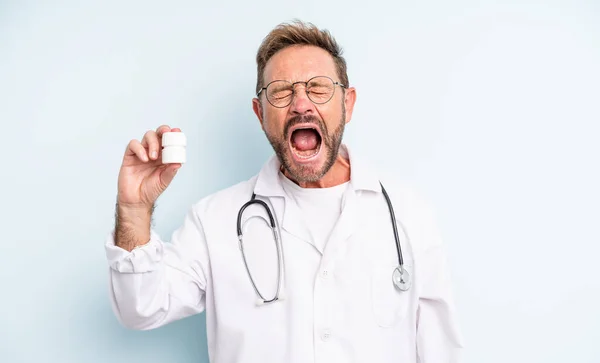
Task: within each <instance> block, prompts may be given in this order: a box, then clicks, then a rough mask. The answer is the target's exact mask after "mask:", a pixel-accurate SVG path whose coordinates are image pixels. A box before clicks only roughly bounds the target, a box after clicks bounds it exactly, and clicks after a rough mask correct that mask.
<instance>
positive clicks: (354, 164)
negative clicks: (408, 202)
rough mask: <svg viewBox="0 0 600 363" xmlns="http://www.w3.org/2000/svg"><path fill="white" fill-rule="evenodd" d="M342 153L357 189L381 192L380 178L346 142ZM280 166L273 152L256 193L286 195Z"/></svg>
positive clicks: (342, 147)
mask: <svg viewBox="0 0 600 363" xmlns="http://www.w3.org/2000/svg"><path fill="white" fill-rule="evenodd" d="M340 153H341V154H342V155H343V156H344V157H346V158H347V159H348V160H349V163H350V184H351V185H352V187H353V188H354V190H355V191H359V190H368V191H373V192H381V186H380V185H379V179H378V178H377V175H376V174H375V173H374V171H373V170H372V169H371V168H370V167H369V165H368V164H367V163H366V161H365V160H362V159H361V158H360V157H359V156H358V155H356V153H355V152H352V151H350V148H349V147H348V146H347V145H346V144H342V145H341V146H340ZM280 168H281V163H280V162H279V159H278V158H277V155H275V154H273V155H272V156H271V158H270V159H269V160H268V161H267V162H266V163H265V164H264V165H263V167H262V169H261V170H260V172H259V174H258V177H257V180H256V185H255V186H254V193H256V195H260V196H263V197H283V196H285V193H284V190H283V186H282V185H281V182H280V181H279V170H280Z"/></svg>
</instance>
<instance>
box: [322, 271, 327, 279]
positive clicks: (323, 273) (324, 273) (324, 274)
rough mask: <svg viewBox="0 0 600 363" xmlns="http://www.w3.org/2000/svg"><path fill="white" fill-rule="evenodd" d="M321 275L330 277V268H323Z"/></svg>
mask: <svg viewBox="0 0 600 363" xmlns="http://www.w3.org/2000/svg"><path fill="white" fill-rule="evenodd" d="M321 277H322V278H324V279H326V278H328V277H329V271H328V270H323V271H322V272H321Z"/></svg>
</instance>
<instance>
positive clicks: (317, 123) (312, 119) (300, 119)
mask: <svg viewBox="0 0 600 363" xmlns="http://www.w3.org/2000/svg"><path fill="white" fill-rule="evenodd" d="M298 124H310V125H312V126H314V127H315V128H317V129H319V131H321V135H323V136H325V135H327V129H326V127H325V124H324V123H323V121H322V120H321V119H319V118H318V117H316V116H314V115H297V116H294V117H292V118H290V119H289V120H288V121H287V122H286V124H285V126H284V128H283V134H284V136H285V138H286V139H289V138H290V134H289V133H290V128H292V127H293V126H296V125H298Z"/></svg>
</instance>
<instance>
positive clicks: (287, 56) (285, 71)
mask: <svg viewBox="0 0 600 363" xmlns="http://www.w3.org/2000/svg"><path fill="white" fill-rule="evenodd" d="M314 76H329V77H331V78H333V79H334V80H337V78H338V77H337V72H336V68H335V62H334V61H333V57H332V56H331V55H330V54H329V53H328V52H327V51H326V50H324V49H322V48H319V47H315V46H307V45H294V46H290V47H287V48H285V49H282V50H280V51H279V52H277V53H275V55H273V57H271V59H269V61H268V62H267V65H266V66H265V71H264V80H265V83H269V82H271V81H273V80H276V79H284V80H288V81H292V82H296V81H307V80H308V79H309V78H311V77H314Z"/></svg>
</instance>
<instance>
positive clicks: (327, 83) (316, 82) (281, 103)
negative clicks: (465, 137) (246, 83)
mask: <svg viewBox="0 0 600 363" xmlns="http://www.w3.org/2000/svg"><path fill="white" fill-rule="evenodd" d="M297 84H304V90H305V91H306V96H308V98H309V99H310V100H311V101H312V102H313V103H315V104H318V105H322V104H324V103H327V102H329V101H330V100H331V99H332V98H333V94H334V93H335V86H340V87H344V88H345V87H346V86H344V85H343V84H341V83H339V82H335V81H334V80H333V79H331V78H329V77H327V76H317V77H313V78H311V79H309V80H308V81H306V82H294V83H292V82H288V81H284V80H275V81H272V82H270V83H269V84H268V85H267V86H266V87H263V88H261V89H260V90H259V91H258V93H257V94H256V97H260V94H261V92H262V91H266V92H265V93H266V97H267V101H269V103H270V104H271V105H273V107H277V108H284V107H287V106H289V105H290V104H291V103H292V99H293V98H294V93H296V91H295V86H296V85H297Z"/></svg>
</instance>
